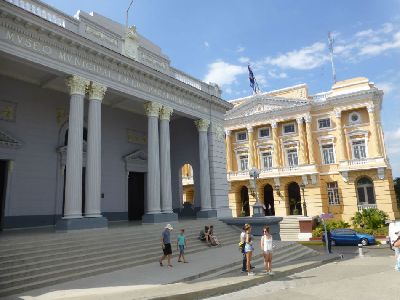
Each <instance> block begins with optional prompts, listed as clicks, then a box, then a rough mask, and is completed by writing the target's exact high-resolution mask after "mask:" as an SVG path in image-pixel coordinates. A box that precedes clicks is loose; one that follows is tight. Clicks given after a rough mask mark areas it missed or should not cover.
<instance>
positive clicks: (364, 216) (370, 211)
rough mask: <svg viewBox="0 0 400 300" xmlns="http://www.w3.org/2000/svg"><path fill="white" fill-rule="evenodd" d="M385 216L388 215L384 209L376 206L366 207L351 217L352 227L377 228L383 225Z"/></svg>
mask: <svg viewBox="0 0 400 300" xmlns="http://www.w3.org/2000/svg"><path fill="white" fill-rule="evenodd" d="M387 218H388V215H387V214H386V213H385V212H384V211H382V210H379V209H376V208H367V209H363V210H362V211H361V212H359V211H358V212H356V213H355V215H354V217H353V218H351V219H352V221H353V226H354V228H364V229H378V228H381V227H385V220H386V219H387Z"/></svg>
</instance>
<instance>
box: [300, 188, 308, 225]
mask: <svg viewBox="0 0 400 300" xmlns="http://www.w3.org/2000/svg"><path fill="white" fill-rule="evenodd" d="M305 187H306V185H305V184H304V183H302V184H300V188H301V193H302V195H303V215H304V216H305V217H307V203H306V198H305V197H304V188H305Z"/></svg>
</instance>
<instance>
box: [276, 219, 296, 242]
mask: <svg viewBox="0 0 400 300" xmlns="http://www.w3.org/2000/svg"><path fill="white" fill-rule="evenodd" d="M298 217H299V216H286V217H283V220H282V222H281V223H280V230H281V231H280V234H281V240H282V241H298V240H299V238H298V236H299V233H300V227H299V220H298Z"/></svg>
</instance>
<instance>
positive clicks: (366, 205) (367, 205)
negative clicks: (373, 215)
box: [357, 204, 377, 211]
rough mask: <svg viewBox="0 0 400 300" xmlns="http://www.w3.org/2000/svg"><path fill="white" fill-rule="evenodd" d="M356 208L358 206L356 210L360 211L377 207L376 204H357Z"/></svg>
mask: <svg viewBox="0 0 400 300" xmlns="http://www.w3.org/2000/svg"><path fill="white" fill-rule="evenodd" d="M357 208H358V211H362V210H363V209H368V208H377V206H376V204H358V205H357Z"/></svg>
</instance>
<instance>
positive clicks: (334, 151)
mask: <svg viewBox="0 0 400 300" xmlns="http://www.w3.org/2000/svg"><path fill="white" fill-rule="evenodd" d="M327 145H332V151H333V160H334V161H333V162H331V163H325V160H324V157H325V156H324V150H323V146H327ZM319 150H320V152H321V164H322V165H324V166H328V165H335V164H336V161H337V160H336V147H335V143H333V142H330V143H320V144H319Z"/></svg>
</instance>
